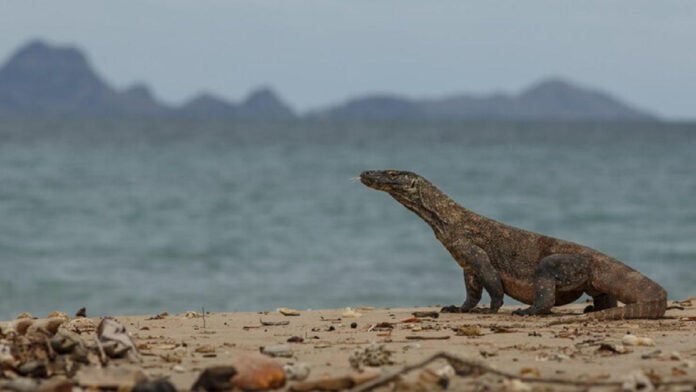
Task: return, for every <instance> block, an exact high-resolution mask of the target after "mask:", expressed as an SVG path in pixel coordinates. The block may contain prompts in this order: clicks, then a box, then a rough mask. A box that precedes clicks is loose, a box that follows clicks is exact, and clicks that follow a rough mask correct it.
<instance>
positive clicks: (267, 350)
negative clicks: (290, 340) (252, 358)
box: [260, 345, 292, 358]
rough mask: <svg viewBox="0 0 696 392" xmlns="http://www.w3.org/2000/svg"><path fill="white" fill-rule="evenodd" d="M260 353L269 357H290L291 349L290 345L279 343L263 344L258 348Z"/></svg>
mask: <svg viewBox="0 0 696 392" xmlns="http://www.w3.org/2000/svg"><path fill="white" fill-rule="evenodd" d="M260 351H261V354H264V355H268V356H269V357H282V358H290V357H292V349H291V348H290V346H286V345H279V346H265V347H261V348H260Z"/></svg>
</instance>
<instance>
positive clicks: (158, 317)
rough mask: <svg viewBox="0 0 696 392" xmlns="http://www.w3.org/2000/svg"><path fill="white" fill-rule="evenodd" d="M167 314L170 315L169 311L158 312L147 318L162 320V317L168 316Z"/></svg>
mask: <svg viewBox="0 0 696 392" xmlns="http://www.w3.org/2000/svg"><path fill="white" fill-rule="evenodd" d="M167 316H169V312H162V313H159V314H156V315H154V316H151V317H148V318H146V319H145V320H162V319H164V318H166V317H167Z"/></svg>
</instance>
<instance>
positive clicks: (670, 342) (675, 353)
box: [92, 300, 696, 390]
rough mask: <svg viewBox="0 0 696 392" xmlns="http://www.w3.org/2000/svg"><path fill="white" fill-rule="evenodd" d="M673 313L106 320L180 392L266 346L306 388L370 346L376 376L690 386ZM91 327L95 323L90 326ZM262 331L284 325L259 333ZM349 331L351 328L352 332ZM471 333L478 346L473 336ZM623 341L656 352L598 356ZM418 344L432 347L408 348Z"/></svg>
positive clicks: (692, 350)
mask: <svg viewBox="0 0 696 392" xmlns="http://www.w3.org/2000/svg"><path fill="white" fill-rule="evenodd" d="M672 304H673V303H670V305H672ZM682 305H685V306H683V309H670V310H668V312H667V314H666V318H664V319H661V320H627V321H610V322H578V323H573V324H567V325H555V326H547V324H548V323H549V322H550V321H552V320H557V319H558V317H559V316H558V314H563V313H573V314H580V313H581V311H582V309H583V307H584V305H571V306H565V307H560V308H556V309H555V310H554V311H555V312H556V315H551V316H545V317H518V316H513V315H511V311H512V310H514V309H516V308H518V307H517V306H505V307H503V308H502V309H501V311H500V312H499V313H497V314H440V315H439V317H438V318H436V319H434V318H420V320H419V322H404V320H408V319H411V318H412V317H413V316H412V312H415V311H436V310H438V308H435V307H432V308H399V309H383V308H378V309H371V308H355V309H354V310H355V311H356V312H358V313H360V314H361V315H360V317H357V318H346V317H343V316H342V314H343V313H344V312H345V309H324V310H300V315H299V316H284V315H282V314H281V313H279V312H278V311H275V310H274V311H268V312H256V313H252V312H249V313H209V314H206V315H205V317H202V316H201V314H200V313H198V314H194V313H189V314H188V315H187V314H168V315H166V316H164V317H162V318H160V319H152V316H153V315H146V316H115V318H116V320H117V321H119V322H121V323H122V324H123V325H125V326H126V328H127V329H128V331H129V332H130V333H131V335H132V337H133V339H134V341H135V342H136V343H137V344H138V346H139V348H140V353H141V354H142V356H143V362H142V364H140V365H137V366H139V367H141V368H142V369H143V370H144V372H145V373H146V374H147V375H149V376H153V377H160V376H164V377H168V378H169V379H170V380H171V381H172V383H173V384H174V385H175V386H176V387H177V388H178V389H180V390H186V389H188V388H190V386H191V385H192V384H193V382H194V381H195V379H196V378H197V377H198V375H199V374H200V372H201V371H202V370H203V369H205V368H206V367H209V366H215V365H223V364H226V363H229V362H230V361H232V360H233V359H235V358H239V357H240V356H243V355H245V354H250V353H258V352H259V350H260V348H261V347H267V346H275V345H287V346H288V347H289V348H290V349H291V350H292V357H291V358H276V360H277V361H278V362H280V363H281V364H286V363H297V362H303V363H306V364H308V365H309V367H310V369H311V373H310V375H309V378H308V379H310V380H312V379H317V378H321V377H331V376H341V375H347V374H352V373H355V370H354V369H352V368H351V366H350V363H349V357H350V356H351V354H352V353H353V352H354V351H356V350H362V349H364V348H365V347H367V346H368V345H370V344H371V343H373V342H374V343H378V344H384V347H385V348H386V349H387V350H389V351H391V352H392V354H391V356H390V359H391V360H392V361H393V364H390V365H383V366H381V371H390V370H396V369H399V368H401V367H402V366H404V365H408V364H412V363H416V362H418V361H420V360H422V359H425V358H426V357H428V356H429V355H432V354H434V353H436V352H440V351H446V352H448V353H452V354H455V355H457V356H460V357H464V358H474V359H479V360H482V361H484V362H485V363H486V364H489V365H491V366H493V367H495V368H497V369H499V370H504V371H507V372H510V373H513V374H520V372H523V373H526V374H527V375H531V376H534V375H539V376H541V377H554V378H563V379H567V380H586V381H587V380H622V379H623V378H625V377H626V376H627V375H628V374H630V373H631V372H633V371H642V372H643V373H647V374H649V375H650V376H651V377H652V378H653V379H658V380H659V379H661V380H679V379H695V380H696V328H695V327H696V300H693V301H685V302H682ZM94 321H95V322H97V323H98V321H99V319H97V318H95V319H94ZM261 321H264V322H288V323H287V325H275V326H262V325H261ZM384 322H389V323H394V326H393V329H391V330H388V329H380V328H377V330H375V328H374V326H375V325H378V324H380V323H384ZM352 323H355V324H356V325H354V326H353V327H351V324H352ZM461 327H464V328H461ZM460 328H461V329H462V331H464V332H467V333H468V334H469V335H470V336H457V334H456V332H455V330H456V329H460ZM477 332H478V333H480V336H475V335H477ZM92 334H93V333H92ZM626 334H632V335H636V336H640V337H648V338H651V339H652V340H653V341H654V343H655V346H625V348H626V349H627V351H628V352H627V353H623V354H619V353H614V352H611V351H606V350H604V351H603V350H599V348H600V346H601V345H602V344H614V345H616V344H621V342H622V338H623V337H624V336H625V335H626ZM471 335H473V336H471ZM293 336H298V337H301V338H302V339H303V342H301V343H288V342H287V341H288V339H290V338H291V337H293ZM422 338H430V339H433V338H438V339H434V340H415V339H422ZM121 361H122V362H117V364H119V366H126V367H127V366H136V365H129V364H127V363H126V362H125V360H121ZM179 361H180V362H179ZM445 364H446V363H445V362H444V361H440V362H436V363H433V364H431V365H429V367H430V368H432V369H438V368H441V367H443V366H444V365H445ZM418 373H419V371H414V372H412V374H409V375H407V376H406V377H405V380H406V381H415V380H417V378H418ZM498 382H500V379H495V378H493V377H489V376H483V377H476V378H473V377H465V378H462V377H454V378H453V379H452V380H451V385H450V389H452V390H467V389H473V388H474V387H475V386H476V385H477V384H478V385H479V387H480V386H481V385H484V384H485V385H489V384H490V385H491V386H495V385H497V387H500V386H501V385H500V384H496V383H498ZM294 383H296V382H294V381H292V382H289V383H288V384H287V386H286V387H289V386H291V385H293V384H294ZM497 387H496V388H497ZM509 387H510V386H509ZM512 388H513V389H514V388H516V387H515V386H512ZM521 388H523V389H524V387H521ZM556 388H557V387H554V389H556ZM575 389H577V388H575Z"/></svg>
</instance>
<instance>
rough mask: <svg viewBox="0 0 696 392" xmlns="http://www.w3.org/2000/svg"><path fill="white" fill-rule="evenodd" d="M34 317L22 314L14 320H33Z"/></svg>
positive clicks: (29, 314)
mask: <svg viewBox="0 0 696 392" xmlns="http://www.w3.org/2000/svg"><path fill="white" fill-rule="evenodd" d="M35 318H36V317H34V316H32V315H31V313H29V312H22V313H20V314H18V315H17V317H15V320H21V319H35Z"/></svg>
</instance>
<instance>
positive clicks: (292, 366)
mask: <svg viewBox="0 0 696 392" xmlns="http://www.w3.org/2000/svg"><path fill="white" fill-rule="evenodd" d="M283 370H285V376H286V377H287V378H288V380H293V381H304V380H305V379H307V377H309V373H310V368H309V365H307V364H306V363H303V362H298V363H289V364H287V365H285V366H283Z"/></svg>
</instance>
